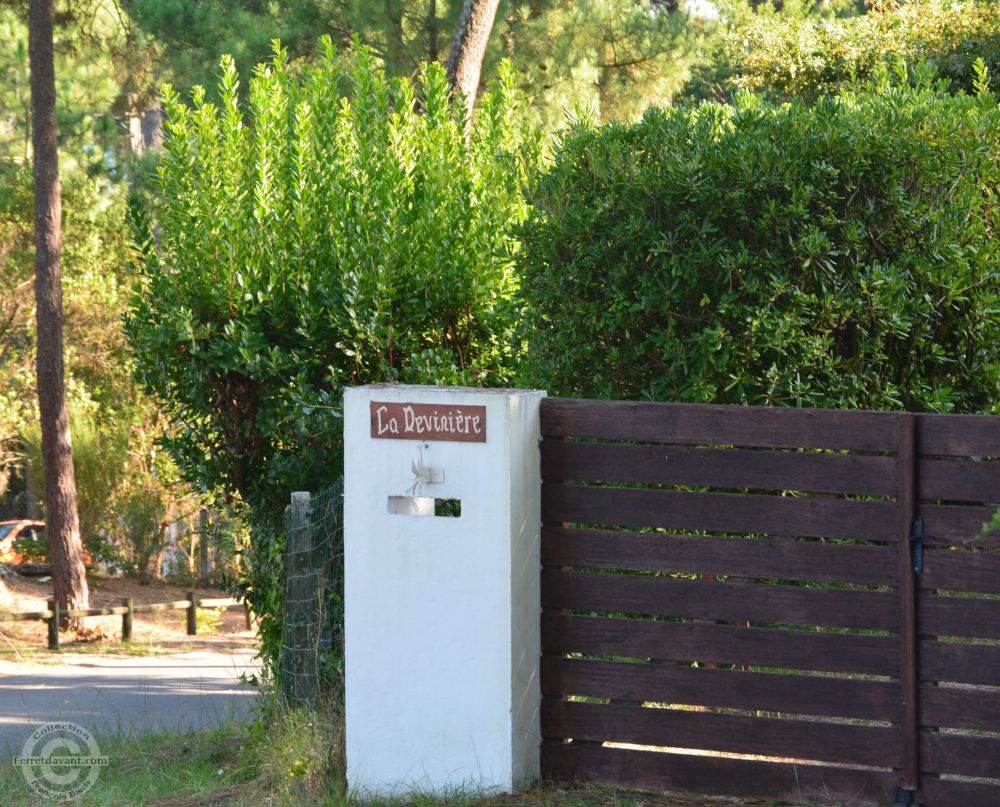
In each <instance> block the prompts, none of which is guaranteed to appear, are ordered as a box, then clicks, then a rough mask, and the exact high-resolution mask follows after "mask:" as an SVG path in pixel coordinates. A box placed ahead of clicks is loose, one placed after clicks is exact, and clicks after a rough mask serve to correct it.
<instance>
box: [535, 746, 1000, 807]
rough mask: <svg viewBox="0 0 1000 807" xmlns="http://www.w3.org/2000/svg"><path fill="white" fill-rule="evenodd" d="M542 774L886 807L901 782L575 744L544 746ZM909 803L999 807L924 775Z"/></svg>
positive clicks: (991, 795)
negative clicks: (911, 801) (918, 788)
mask: <svg viewBox="0 0 1000 807" xmlns="http://www.w3.org/2000/svg"><path fill="white" fill-rule="evenodd" d="M542 772H543V775H544V776H545V777H546V778H548V779H551V780H555V781H577V782H598V783H610V784H617V785H621V786H624V787H637V788H646V789H653V790H661V791H668V792H680V793H702V794H707V795H724V796H734V797H736V798H748V799H773V800H776V801H786V802H790V803H792V804H808V803H816V804H830V803H831V802H833V803H845V804H853V805H857V807H887V805H890V804H892V803H893V794H894V792H895V789H896V786H897V785H899V784H900V779H899V774H898V773H890V772H888V771H878V770H865V769H858V768H831V767H827V766H824V765H801V764H795V763H787V762H766V761H758V760H746V759H729V758H725V757H702V756H690V755H685V754H663V753H657V752H655V751H638V750H631V749H625V748H606V747H587V746H581V745H578V744H576V743H543V745H542ZM913 802H914V804H920V805H921V807H957V806H958V805H961V807H966V805H968V807H973V805H974V807H1000V787H997V786H996V785H991V784H984V783H979V782H964V781H958V780H954V779H930V778H925V779H924V780H923V781H922V782H921V787H920V790H918V791H917V793H916V794H915V795H914V800H913Z"/></svg>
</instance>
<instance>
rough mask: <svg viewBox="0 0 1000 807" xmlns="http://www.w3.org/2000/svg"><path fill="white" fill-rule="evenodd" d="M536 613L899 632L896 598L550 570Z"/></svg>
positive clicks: (880, 593) (889, 594)
mask: <svg viewBox="0 0 1000 807" xmlns="http://www.w3.org/2000/svg"><path fill="white" fill-rule="evenodd" d="M964 602H976V601H974V600H973V601H969V600H965V601H964ZM997 605H1000V603H997ZM542 607H543V608H554V609H555V608H560V609H568V610H581V611H604V612H607V613H625V614H644V615H647V616H671V617H684V618H690V619H717V620H722V621H728V622H760V623H765V624H781V625H809V626H818V627H824V628H848V629H853V630H886V631H888V630H893V631H897V630H898V629H899V597H898V596H897V594H896V592H886V591H847V590H843V589H840V590H838V589H827V588H806V587H804V586H786V585H772V584H767V583H720V582H709V581H706V580H683V579H677V578H674V577H647V576H641V575H634V574H603V573H598V572H571V571H557V570H554V569H546V570H545V571H543V572H542ZM952 611H957V609H952ZM952 611H949V614H950V613H951V612H952ZM937 613H938V612H937V611H934V614H935V615H937ZM970 613H971V612H970ZM977 613H978V612H977ZM934 624H937V623H936V622H935V623H934ZM948 624H951V623H950V622H949V623H948ZM990 624H991V626H992V624H993V623H992V622H991V623H990Z"/></svg>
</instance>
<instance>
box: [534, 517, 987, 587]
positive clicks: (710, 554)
mask: <svg viewBox="0 0 1000 807" xmlns="http://www.w3.org/2000/svg"><path fill="white" fill-rule="evenodd" d="M950 554H959V553H950ZM997 561H998V563H1000V556H998V557H997ZM542 563H543V564H545V565H547V566H580V567H584V568H592V569H624V570H628V571H650V572H673V573H676V574H712V575H729V576H733V577H755V578H764V579H768V580H803V581H813V582H830V583H855V584H857V585H867V586H893V587H894V586H895V585H896V580H897V574H898V562H897V559H896V549H895V547H881V546H854V545H850V544H827V543H819V542H816V541H773V540H769V539H754V538H723V537H719V536H714V535H674V534H664V533H648V532H647V533H643V532H625V531H621V530H578V529H570V528H567V527H545V528H544V529H543V530H542ZM938 565H941V564H938ZM924 573H925V574H927V572H926V571H925V572H924ZM973 577H975V579H978V577H976V576H973ZM949 579H951V578H950V577H949ZM938 588H942V587H941V586H938ZM949 590H956V591H957V590H960V589H949ZM973 590H978V589H973Z"/></svg>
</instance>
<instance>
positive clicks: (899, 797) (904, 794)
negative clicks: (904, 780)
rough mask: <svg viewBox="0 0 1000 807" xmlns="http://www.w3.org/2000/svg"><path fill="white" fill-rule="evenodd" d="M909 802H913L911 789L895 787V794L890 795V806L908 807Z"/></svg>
mask: <svg viewBox="0 0 1000 807" xmlns="http://www.w3.org/2000/svg"><path fill="white" fill-rule="evenodd" d="M911 804H913V791H912V790H907V789H906V788H905V787H897V788H896V794H895V795H894V796H893V797H892V807H909V805H911Z"/></svg>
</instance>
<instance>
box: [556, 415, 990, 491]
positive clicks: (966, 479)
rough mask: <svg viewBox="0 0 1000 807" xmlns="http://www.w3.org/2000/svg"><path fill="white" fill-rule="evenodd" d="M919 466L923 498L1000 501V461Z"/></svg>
mask: <svg viewBox="0 0 1000 807" xmlns="http://www.w3.org/2000/svg"><path fill="white" fill-rule="evenodd" d="M998 419H1000V418H998ZM543 445H544V444H543ZM919 467H920V469H919V472H918V473H917V482H918V484H919V490H920V495H919V498H921V499H938V500H940V499H946V500H949V501H961V502H1000V462H975V461H973V460H972V459H965V460H928V459H922V460H920V466H919Z"/></svg>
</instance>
